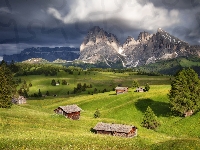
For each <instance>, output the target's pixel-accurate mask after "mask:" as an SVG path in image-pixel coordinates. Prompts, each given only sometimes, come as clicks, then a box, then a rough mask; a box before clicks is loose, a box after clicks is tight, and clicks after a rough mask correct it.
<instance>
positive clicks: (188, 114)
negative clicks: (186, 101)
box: [184, 110, 194, 117]
mask: <svg viewBox="0 0 200 150" xmlns="http://www.w3.org/2000/svg"><path fill="white" fill-rule="evenodd" d="M193 113H194V112H193V110H188V111H186V112H185V113H184V117H188V116H191V115H193Z"/></svg>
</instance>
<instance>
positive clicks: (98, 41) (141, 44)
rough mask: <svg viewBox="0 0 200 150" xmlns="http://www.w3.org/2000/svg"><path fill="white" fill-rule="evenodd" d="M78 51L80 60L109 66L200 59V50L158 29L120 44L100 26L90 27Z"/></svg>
mask: <svg viewBox="0 0 200 150" xmlns="http://www.w3.org/2000/svg"><path fill="white" fill-rule="evenodd" d="M80 50H81V54H80V57H79V59H80V60H83V61H85V62H90V63H95V62H105V63H106V64H108V66H110V64H111V63H115V62H120V61H121V63H122V64H123V66H130V67H136V66H139V65H144V64H149V63H154V62H155V61H156V60H160V59H172V58H176V57H179V56H188V55H196V56H200V47H198V46H196V47H194V46H190V45H189V44H188V43H186V42H184V41H182V40H180V39H178V38H177V37H174V36H173V35H171V34H169V33H168V32H166V31H164V30H163V29H161V28H158V29H157V32H156V33H154V34H150V33H148V32H146V31H143V32H140V33H139V35H138V38H137V40H135V39H134V38H133V37H131V36H128V37H127V39H126V41H125V42H124V43H123V44H122V45H120V43H119V41H118V39H117V37H116V36H115V35H114V34H112V33H107V32H106V31H104V30H103V29H101V28H100V27H93V28H92V29H91V30H90V31H89V32H88V35H87V36H86V37H85V40H84V42H83V43H82V44H81V48H80Z"/></svg>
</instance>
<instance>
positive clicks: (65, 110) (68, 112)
mask: <svg viewBox="0 0 200 150" xmlns="http://www.w3.org/2000/svg"><path fill="white" fill-rule="evenodd" d="M81 110H82V109H81V108H80V107H78V106H77V105H67V106H59V107H58V108H57V109H55V110H54V112H55V113H57V114H61V115H64V116H65V117H66V118H70V119H73V120H78V119H79V118H80V111H81Z"/></svg>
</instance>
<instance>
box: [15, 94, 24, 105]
mask: <svg viewBox="0 0 200 150" xmlns="http://www.w3.org/2000/svg"><path fill="white" fill-rule="evenodd" d="M12 102H13V103H14V104H26V98H25V97H24V96H19V97H18V98H13V99H12Z"/></svg>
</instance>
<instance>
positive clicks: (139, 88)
mask: <svg viewBox="0 0 200 150" xmlns="http://www.w3.org/2000/svg"><path fill="white" fill-rule="evenodd" d="M144 91H145V89H144V88H142V87H138V88H137V89H136V91H135V92H144Z"/></svg>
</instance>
